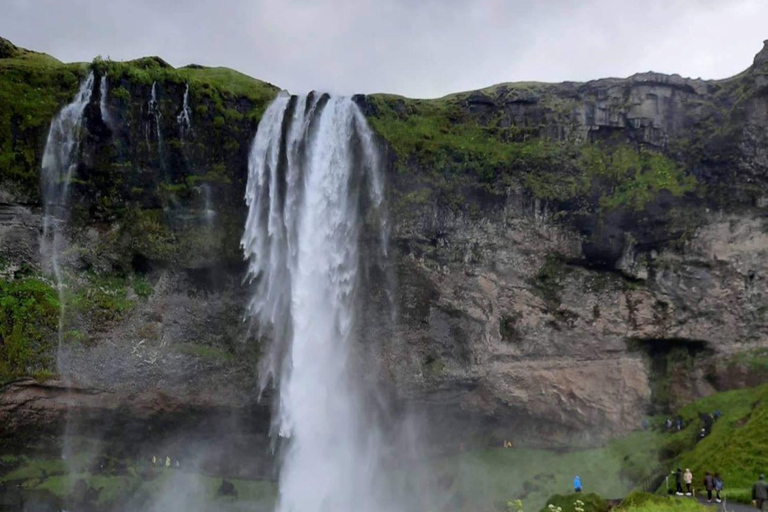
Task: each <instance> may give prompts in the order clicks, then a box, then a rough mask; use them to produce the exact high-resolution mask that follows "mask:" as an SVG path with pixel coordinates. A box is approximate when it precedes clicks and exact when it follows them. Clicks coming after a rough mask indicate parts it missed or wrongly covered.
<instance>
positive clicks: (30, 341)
mask: <svg viewBox="0 0 768 512" xmlns="http://www.w3.org/2000/svg"><path fill="white" fill-rule="evenodd" d="M58 314H59V300H58V296H57V294H56V291H55V290H54V289H53V288H52V287H51V286H49V285H48V284H47V283H46V282H44V281H41V280H39V279H36V278H31V277H29V278H22V279H18V280H5V279H0V382H2V381H6V380H9V379H12V378H14V377H20V376H24V375H29V374H32V373H34V372H41V371H44V370H46V369H48V367H49V365H50V360H49V357H48V356H49V352H50V349H51V337H52V333H53V332H54V331H55V329H56V326H57V324H58Z"/></svg>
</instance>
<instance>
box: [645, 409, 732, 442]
mask: <svg viewBox="0 0 768 512" xmlns="http://www.w3.org/2000/svg"><path fill="white" fill-rule="evenodd" d="M720 416H722V413H721V412H720V410H719V409H715V410H714V411H713V412H711V413H708V412H705V413H701V414H700V418H701V421H702V429H701V433H700V434H699V437H705V436H706V435H707V434H709V432H710V431H711V430H712V424H713V423H714V422H715V421H717V420H718V419H720ZM646 421H647V420H646ZM685 426H686V423H685V420H684V419H683V417H682V416H678V417H677V418H675V419H674V420H673V419H672V418H667V421H665V422H664V430H666V431H667V432H678V431H680V430H683V428H685ZM643 428H644V429H646V428H647V427H646V424H645V423H644V424H643Z"/></svg>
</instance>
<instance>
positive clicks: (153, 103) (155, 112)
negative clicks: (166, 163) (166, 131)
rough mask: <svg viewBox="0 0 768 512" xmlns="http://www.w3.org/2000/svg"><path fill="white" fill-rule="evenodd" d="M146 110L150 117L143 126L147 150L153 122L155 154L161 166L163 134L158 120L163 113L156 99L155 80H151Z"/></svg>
mask: <svg viewBox="0 0 768 512" xmlns="http://www.w3.org/2000/svg"><path fill="white" fill-rule="evenodd" d="M147 110H148V112H149V115H150V118H151V121H149V122H147V125H146V126H145V128H144V129H145V133H144V136H145V137H146V139H147V152H148V153H149V152H151V150H152V148H151V145H150V142H149V136H150V133H151V132H152V124H154V128H155V130H154V132H155V133H154V135H155V142H156V143H157V156H158V158H159V159H160V167H163V135H162V133H161V132H160V120H161V119H162V117H163V115H162V113H161V112H160V104H159V103H158V101H157V82H152V90H151V92H150V95H149V102H148V103H147Z"/></svg>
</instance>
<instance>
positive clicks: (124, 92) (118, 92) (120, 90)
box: [109, 85, 131, 102]
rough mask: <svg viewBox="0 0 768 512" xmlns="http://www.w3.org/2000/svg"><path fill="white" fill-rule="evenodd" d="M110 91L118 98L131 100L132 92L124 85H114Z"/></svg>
mask: <svg viewBox="0 0 768 512" xmlns="http://www.w3.org/2000/svg"><path fill="white" fill-rule="evenodd" d="M109 93H110V95H111V96H112V97H113V98H115V99H116V100H119V101H124V102H129V101H131V93H130V92H129V91H128V89H126V88H125V87H123V86H122V85H120V86H118V87H113V88H112V89H111V90H110V92H109Z"/></svg>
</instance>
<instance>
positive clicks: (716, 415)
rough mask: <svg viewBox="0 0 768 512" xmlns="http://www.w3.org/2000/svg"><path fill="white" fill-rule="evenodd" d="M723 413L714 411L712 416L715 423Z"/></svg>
mask: <svg viewBox="0 0 768 512" xmlns="http://www.w3.org/2000/svg"><path fill="white" fill-rule="evenodd" d="M722 414H723V413H721V412H720V409H715V413H714V414H713V415H712V416H714V417H715V421H717V420H719V419H720V416H722Z"/></svg>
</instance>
